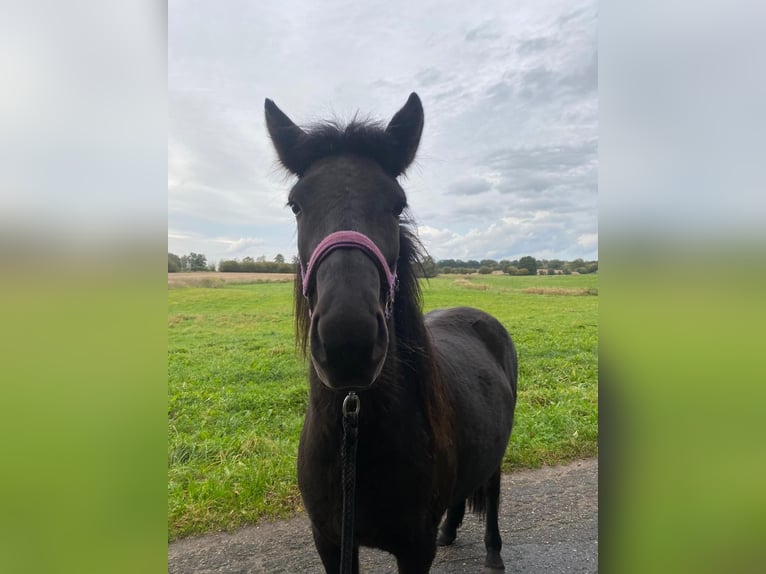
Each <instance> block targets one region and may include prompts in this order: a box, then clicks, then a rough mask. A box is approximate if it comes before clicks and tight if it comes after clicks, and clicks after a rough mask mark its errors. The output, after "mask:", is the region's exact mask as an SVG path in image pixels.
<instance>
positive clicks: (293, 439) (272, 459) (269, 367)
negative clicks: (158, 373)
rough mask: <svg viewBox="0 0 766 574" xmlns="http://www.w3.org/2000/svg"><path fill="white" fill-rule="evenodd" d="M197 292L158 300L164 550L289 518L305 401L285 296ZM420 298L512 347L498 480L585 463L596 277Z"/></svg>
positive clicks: (470, 284) (428, 287)
mask: <svg viewBox="0 0 766 574" xmlns="http://www.w3.org/2000/svg"><path fill="white" fill-rule="evenodd" d="M184 275H190V274H184ZM209 285H210V287H215V288H204V287H202V288H200V287H188V288H175V289H170V290H169V291H168V303H169V308H168V535H169V538H170V539H174V538H177V537H181V536H185V535H189V534H193V533H199V532H206V531H210V530H218V529H231V528H234V527H237V526H241V525H243V524H245V523H251V522H254V521H257V520H258V519H261V518H266V517H269V518H271V517H278V516H286V515H289V514H291V513H292V512H294V511H295V510H297V509H299V508H300V495H299V493H298V489H297V486H296V482H295V460H296V453H297V445H298V437H299V434H300V429H301V425H302V422H303V413H304V412H305V409H306V405H307V395H308V387H307V382H306V370H307V369H306V364H305V363H304V362H303V360H302V359H299V358H298V356H297V354H296V352H295V347H294V342H293V341H294V340H293V322H292V284H291V283H286V282H282V283H255V284H244V283H222V282H218V281H216V282H213V283H210V284H209ZM423 289H424V295H425V307H426V308H425V310H426V311H428V310H430V309H434V308H439V307H451V306H457V305H470V306H474V307H478V308H480V309H483V310H485V311H487V312H489V313H491V314H493V315H495V316H496V317H497V318H498V319H500V321H501V322H502V323H503V324H504V325H505V327H506V328H507V329H508V331H509V332H510V333H511V336H512V337H513V339H514V341H515V343H516V347H517V350H518V354H519V399H518V404H517V407H516V420H515V425H514V431H513V436H512V437H511V442H510V445H509V447H508V450H507V452H506V456H505V463H504V465H505V469H506V470H508V469H512V468H517V467H536V466H540V465H543V464H554V463H559V462H565V461H569V460H572V459H574V458H578V457H583V456H590V455H594V454H597V439H598V387H597V383H598V297H597V296H596V295H597V294H598V276H597V275H580V276H551V277H509V276H490V275H482V276H470V277H463V276H454V275H447V276H440V277H437V278H434V279H431V280H430V281H429V282H428V283H425V284H424V288H423Z"/></svg>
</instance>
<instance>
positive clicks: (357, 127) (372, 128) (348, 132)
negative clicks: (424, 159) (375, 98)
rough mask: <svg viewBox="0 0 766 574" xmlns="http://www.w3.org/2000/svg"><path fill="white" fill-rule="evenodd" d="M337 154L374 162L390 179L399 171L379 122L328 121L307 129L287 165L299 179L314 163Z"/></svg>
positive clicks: (394, 152)
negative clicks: (355, 156)
mask: <svg viewBox="0 0 766 574" xmlns="http://www.w3.org/2000/svg"><path fill="white" fill-rule="evenodd" d="M341 154H354V155H360V156H364V157H368V158H370V159H372V160H374V161H376V162H377V163H378V164H379V165H380V166H381V167H382V168H383V169H384V170H385V171H386V173H388V174H389V175H391V177H397V176H398V175H400V174H401V172H402V171H403V170H402V169H401V165H400V164H401V160H400V156H399V154H398V153H397V150H396V142H394V141H393V139H392V137H391V135H390V134H388V133H387V132H386V129H385V127H384V125H383V124H382V123H381V122H376V121H373V120H359V119H354V120H352V121H351V122H349V123H348V124H345V125H343V124H341V123H340V122H337V121H328V122H322V123H318V124H314V125H312V126H309V127H308V128H306V129H305V130H304V135H302V136H301V138H300V139H299V140H298V142H297V144H296V145H295V147H294V148H293V150H292V151H291V163H292V164H293V166H294V167H295V171H296V173H297V175H298V176H299V177H301V176H303V175H304V174H305V173H306V170H308V168H309V167H310V166H311V165H312V164H313V163H315V162H316V161H318V160H320V159H323V158H325V157H329V156H333V155H341Z"/></svg>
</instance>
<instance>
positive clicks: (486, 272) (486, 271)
mask: <svg viewBox="0 0 766 574" xmlns="http://www.w3.org/2000/svg"><path fill="white" fill-rule="evenodd" d="M490 273H492V267H487V266H486V265H485V266H482V267H479V275H489V274H490Z"/></svg>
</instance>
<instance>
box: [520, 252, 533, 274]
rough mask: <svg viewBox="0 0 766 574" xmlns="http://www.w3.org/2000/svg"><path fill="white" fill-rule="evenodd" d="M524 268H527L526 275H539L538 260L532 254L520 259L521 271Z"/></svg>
mask: <svg viewBox="0 0 766 574" xmlns="http://www.w3.org/2000/svg"><path fill="white" fill-rule="evenodd" d="M522 269H526V270H527V273H525V274H524V275H527V274H529V275H537V260H536V259H535V258H534V257H532V256H530V255H527V256H525V257H522V258H521V259H519V271H521V270H522Z"/></svg>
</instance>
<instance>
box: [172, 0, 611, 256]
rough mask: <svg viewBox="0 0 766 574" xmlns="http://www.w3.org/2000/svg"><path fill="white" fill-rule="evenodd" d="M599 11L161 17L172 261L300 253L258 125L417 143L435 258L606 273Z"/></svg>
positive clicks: (285, 178)
mask: <svg viewBox="0 0 766 574" xmlns="http://www.w3.org/2000/svg"><path fill="white" fill-rule="evenodd" d="M597 18H598V12H597V4H596V2H595V1H586V2H573V1H571V0H563V1H561V0H555V1H551V2H546V1H539V0H535V1H527V0H524V1H516V2H508V1H505V0H503V1H501V0H496V1H495V2H484V1H473V2H454V3H451V5H448V4H447V3H445V2H435V1H425V2H411V1H406V2H405V1H402V0H392V1H389V2H386V3H385V4H383V3H380V4H379V5H375V4H373V3H370V2H351V1H342V0H332V1H328V2H321V3H320V2H313V1H312V2H310V1H307V0H303V1H300V0H280V1H278V2H270V1H263V2H252V1H251V2H244V1H241V0H227V2H225V3H213V2H181V1H174V0H171V2H170V3H169V7H168V251H170V252H173V253H176V254H178V255H183V254H186V253H190V252H196V253H204V254H205V255H206V256H207V259H208V261H209V262H210V261H215V262H217V261H220V260H222V259H235V258H237V259H242V258H243V257H246V256H251V257H253V258H257V257H259V256H262V255H265V256H266V257H267V258H268V259H273V258H274V256H275V255H276V254H278V253H281V254H283V255H284V256H285V258H286V259H287V260H288V261H289V260H291V258H292V256H293V255H294V254H295V253H296V252H297V249H296V235H295V221H294V216H293V214H292V212H291V211H290V209H289V208H288V207H287V206H286V199H287V193H288V191H289V189H290V187H291V186H292V185H293V184H294V182H295V178H294V177H293V176H290V175H288V174H286V173H285V172H284V171H283V170H282V169H281V167H280V166H279V164H278V162H277V159H276V154H275V152H274V150H273V148H272V147H271V142H270V140H269V138H268V134H267V132H266V127H265V124H264V118H263V103H264V99H265V98H271V99H273V100H274V101H275V103H276V104H277V105H278V106H279V107H280V108H281V109H282V110H283V111H284V112H285V113H286V114H287V115H288V116H290V117H291V118H292V120H293V121H295V123H297V124H298V125H304V126H305V125H309V124H311V123H312V122H315V121H319V120H325V119H340V120H344V121H346V120H349V119H351V118H352V117H354V115H355V114H357V113H358V114H359V115H360V116H361V117H370V118H373V119H379V120H382V121H384V122H387V121H388V120H390V118H391V117H392V116H393V114H394V113H396V111H397V110H399V109H400V108H401V107H402V106H403V105H404V103H405V102H406V100H407V97H408V96H409V94H410V93H411V92H413V91H414V92H416V93H417V94H418V95H419V96H420V98H421V100H422V102H423V107H424V110H425V128H424V130H423V137H422V139H421V143H420V148H419V151H418V155H417V157H416V160H415V163H414V164H413V165H412V166H411V167H410V168H409V170H408V171H407V173H406V174H405V175H404V176H401V177H400V183H401V185H402V187H403V188H404V190H405V192H406V193H407V197H408V202H409V205H410V210H411V214H412V215H413V216H414V220H415V222H416V225H417V232H418V235H419V236H420V239H421V241H422V242H423V244H424V245H425V247H426V249H427V250H428V252H429V253H430V254H431V256H432V257H434V259H437V260H438V259H464V260H466V259H477V260H481V259H496V260H501V259H510V260H512V259H518V258H520V257H523V256H525V255H532V256H534V257H536V258H543V259H554V258H555V259H565V260H572V259H575V258H583V259H585V260H594V259H598V131H597V130H598V96H597V94H598V33H597Z"/></svg>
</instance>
